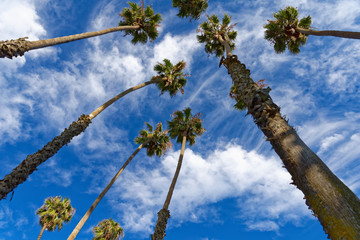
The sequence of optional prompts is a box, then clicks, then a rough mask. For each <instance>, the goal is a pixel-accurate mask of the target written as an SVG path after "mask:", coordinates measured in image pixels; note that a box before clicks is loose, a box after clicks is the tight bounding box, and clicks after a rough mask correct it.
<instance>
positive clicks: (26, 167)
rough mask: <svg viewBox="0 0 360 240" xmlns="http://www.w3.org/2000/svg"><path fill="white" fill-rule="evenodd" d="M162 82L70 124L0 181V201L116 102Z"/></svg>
mask: <svg viewBox="0 0 360 240" xmlns="http://www.w3.org/2000/svg"><path fill="white" fill-rule="evenodd" d="M164 80H165V78H154V79H152V80H150V81H147V82H144V83H142V84H139V85H137V86H134V87H131V88H129V89H127V90H126V91H124V92H122V93H120V94H118V95H117V96H115V97H114V98H112V99H110V100H109V101H107V102H106V103H104V104H103V105H101V106H100V107H99V108H97V109H96V110H95V111H93V112H92V113H90V115H84V114H83V115H81V116H80V118H79V119H78V120H77V121H76V122H73V123H71V125H70V126H69V128H68V129H67V128H65V130H64V131H63V132H62V133H61V134H60V135H58V136H56V137H55V138H54V139H53V140H52V141H51V142H48V143H47V144H46V145H45V146H44V147H43V148H42V149H40V150H39V151H37V152H36V153H34V154H32V155H28V156H27V157H26V159H25V160H23V161H22V162H21V163H20V164H19V165H18V166H17V167H16V168H14V169H13V170H12V171H11V173H10V174H8V175H6V176H5V177H4V179H2V180H0V200H2V199H5V198H6V196H7V194H9V193H10V192H12V191H13V190H14V189H15V188H16V187H17V186H18V185H19V184H21V183H23V182H24V181H26V179H27V178H28V177H29V176H30V174H32V173H33V172H34V171H35V170H37V167H38V166H40V164H42V163H43V162H45V161H46V160H47V159H49V158H50V157H52V156H53V155H54V154H56V153H57V152H58V151H59V150H60V149H61V148H62V147H63V146H64V145H66V144H68V143H70V141H71V139H72V138H73V137H75V136H78V135H80V133H82V132H84V131H85V129H86V128H87V127H88V126H89V124H90V123H91V120H92V119H94V118H95V117H96V116H97V115H98V114H100V113H101V112H102V111H104V110H105V109H106V108H107V107H108V106H110V105H111V104H112V103H114V102H115V101H116V100H118V99H120V98H121V97H123V96H125V95H126V94H128V93H130V92H133V91H135V90H137V89H140V88H143V87H145V86H147V85H150V84H153V83H157V82H160V81H164Z"/></svg>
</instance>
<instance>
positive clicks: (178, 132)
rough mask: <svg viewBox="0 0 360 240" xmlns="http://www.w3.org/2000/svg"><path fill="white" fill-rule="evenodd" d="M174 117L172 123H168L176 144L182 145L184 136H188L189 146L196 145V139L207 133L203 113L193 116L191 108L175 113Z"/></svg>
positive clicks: (170, 133)
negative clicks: (203, 122) (203, 123)
mask: <svg viewBox="0 0 360 240" xmlns="http://www.w3.org/2000/svg"><path fill="white" fill-rule="evenodd" d="M173 117H174V118H173V119H172V120H171V121H168V129H169V135H170V137H171V138H172V139H175V138H176V142H178V143H181V142H182V139H183V136H186V141H187V142H189V145H190V146H192V145H194V144H195V138H196V137H197V136H201V135H202V134H203V133H204V131H205V129H204V128H203V127H202V121H203V120H202V119H201V113H197V114H195V115H194V116H192V114H191V108H186V109H184V110H183V111H175V112H174V114H173Z"/></svg>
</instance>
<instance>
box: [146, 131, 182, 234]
mask: <svg viewBox="0 0 360 240" xmlns="http://www.w3.org/2000/svg"><path fill="white" fill-rule="evenodd" d="M185 145H186V136H183V139H182V144H181V150H180V156H179V161H178V164H177V166H176V171H175V174H174V177H173V179H172V181H171V184H170V188H169V191H168V194H167V196H166V199H165V202H164V206H163V208H162V209H161V210H160V211H159V213H158V220H157V222H156V226H155V231H154V234H153V235H151V240H162V239H164V237H165V235H166V234H165V229H166V224H167V219H168V218H169V217H170V212H169V211H168V209H169V205H170V201H171V197H172V195H173V192H174V189H175V184H176V181H177V179H178V177H179V173H180V169H181V165H182V160H183V158H184V153H185ZM166 214H167V215H166ZM166 216H167V217H166Z"/></svg>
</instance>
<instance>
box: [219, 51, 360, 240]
mask: <svg viewBox="0 0 360 240" xmlns="http://www.w3.org/2000/svg"><path fill="white" fill-rule="evenodd" d="M224 65H225V67H226V68H227V69H228V73H229V74H230V75H231V78H232V80H233V82H234V84H235V86H236V87H237V89H238V94H239V96H241V98H242V100H243V101H244V102H245V104H246V105H247V106H248V114H251V115H252V116H253V118H254V122H255V123H256V125H257V126H258V127H259V128H260V129H261V131H262V132H263V133H264V134H265V136H266V137H267V141H270V143H271V145H272V146H273V148H274V150H275V152H276V153H277V154H278V155H279V157H280V158H281V160H282V161H283V163H284V165H285V167H286V169H287V170H288V171H289V173H290V174H291V176H292V180H293V183H292V184H294V185H295V186H297V187H298V188H299V189H300V190H301V191H302V192H303V194H304V195H305V199H306V201H305V203H306V204H307V205H308V207H309V209H311V210H312V211H313V212H314V215H315V216H316V217H317V218H318V219H319V221H320V223H321V224H322V226H323V228H324V231H325V233H326V234H328V235H329V237H330V238H331V239H336V240H340V239H341V240H343V239H346V240H350V239H360V201H359V198H358V197H357V196H356V195H355V194H354V193H353V192H352V191H351V190H350V189H349V188H348V187H347V186H346V185H345V184H344V183H343V182H342V181H341V180H340V179H339V178H337V177H336V176H335V175H334V174H333V173H332V172H331V170H330V169H329V168H328V167H327V166H326V165H325V163H324V162H322V161H321V159H320V158H319V157H318V156H317V155H316V154H315V153H314V152H313V151H311V149H310V148H309V147H308V146H307V145H306V144H305V143H304V142H303V141H302V140H301V139H300V137H299V136H298V134H297V133H296V131H295V130H294V128H293V127H291V126H290V125H289V124H288V122H287V121H286V120H285V119H284V118H283V117H282V116H281V114H280V108H279V107H278V106H277V105H276V104H275V103H274V102H273V101H272V99H271V97H270V95H269V92H270V88H267V89H264V88H260V87H259V86H258V85H257V84H256V83H255V82H254V81H253V80H252V79H251V78H250V71H249V70H248V69H246V67H245V65H244V64H242V63H241V62H240V61H239V60H238V59H237V57H236V56H235V55H233V56H228V57H227V58H226V59H225V61H224Z"/></svg>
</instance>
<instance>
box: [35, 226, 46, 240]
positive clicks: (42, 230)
mask: <svg viewBox="0 0 360 240" xmlns="http://www.w3.org/2000/svg"><path fill="white" fill-rule="evenodd" d="M45 228H46V226H45V224H44V226H43V227H42V228H41V231H40V234H39V236H38V238H37V240H40V239H41V237H42V235H43V233H44V231H45Z"/></svg>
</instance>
